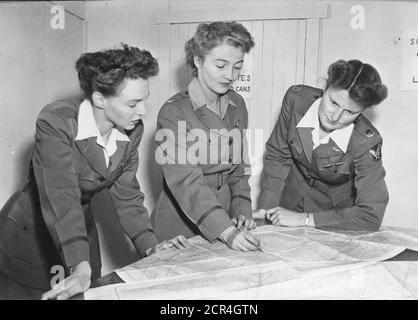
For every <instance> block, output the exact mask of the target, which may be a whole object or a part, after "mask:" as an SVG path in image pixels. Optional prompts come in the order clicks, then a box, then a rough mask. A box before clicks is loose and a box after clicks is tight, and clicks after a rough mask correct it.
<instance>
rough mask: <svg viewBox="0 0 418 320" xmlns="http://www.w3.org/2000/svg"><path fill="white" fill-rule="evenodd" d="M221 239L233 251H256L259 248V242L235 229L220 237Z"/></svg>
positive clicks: (249, 234)
mask: <svg viewBox="0 0 418 320" xmlns="http://www.w3.org/2000/svg"><path fill="white" fill-rule="evenodd" d="M222 239H223V240H224V242H225V243H226V244H227V246H228V247H229V248H231V249H233V250H239V251H256V250H258V249H259V248H260V240H258V239H257V238H256V237H254V236H253V235H252V234H251V233H249V232H247V231H243V230H239V229H236V228H233V229H231V230H230V231H228V232H227V234H224V235H222Z"/></svg>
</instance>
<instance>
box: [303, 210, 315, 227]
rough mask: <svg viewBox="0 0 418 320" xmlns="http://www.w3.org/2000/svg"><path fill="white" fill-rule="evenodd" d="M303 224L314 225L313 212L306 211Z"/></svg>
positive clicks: (306, 225)
mask: <svg viewBox="0 0 418 320" xmlns="http://www.w3.org/2000/svg"><path fill="white" fill-rule="evenodd" d="M304 226H305V227H315V221H314V214H313V213H312V212H308V213H306V216H305V224H304Z"/></svg>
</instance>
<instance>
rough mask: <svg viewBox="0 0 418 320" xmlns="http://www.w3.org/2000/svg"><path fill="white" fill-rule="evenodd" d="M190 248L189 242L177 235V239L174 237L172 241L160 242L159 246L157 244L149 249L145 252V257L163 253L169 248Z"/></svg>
mask: <svg viewBox="0 0 418 320" xmlns="http://www.w3.org/2000/svg"><path fill="white" fill-rule="evenodd" d="M190 246H191V244H190V242H189V241H188V240H187V239H186V238H185V237H184V236H183V235H179V236H177V237H174V238H173V239H170V240H164V241H162V242H160V243H159V244H157V245H156V246H155V247H152V248H149V249H148V250H147V256H149V255H151V254H154V253H157V252H160V251H164V250H166V249H168V248H171V247H175V248H177V249H186V248H189V247H190Z"/></svg>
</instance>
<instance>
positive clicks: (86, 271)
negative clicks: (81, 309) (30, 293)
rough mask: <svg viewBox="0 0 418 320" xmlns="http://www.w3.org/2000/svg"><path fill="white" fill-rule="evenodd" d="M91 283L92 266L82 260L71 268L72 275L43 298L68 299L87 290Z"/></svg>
mask: <svg viewBox="0 0 418 320" xmlns="http://www.w3.org/2000/svg"><path fill="white" fill-rule="evenodd" d="M90 283H91V267H90V263H89V262H88V261H82V262H80V263H79V264H77V265H75V266H74V267H73V268H72V270H71V275H70V276H69V277H67V278H65V279H64V280H62V281H60V282H59V283H58V284H56V285H55V286H53V287H52V289H51V290H49V291H48V292H46V293H44V294H43V295H42V298H41V299H42V300H52V299H57V300H66V299H69V298H71V297H72V296H74V295H76V294H78V293H82V292H84V291H86V290H87V289H88V288H89V287H90Z"/></svg>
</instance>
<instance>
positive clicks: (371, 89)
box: [325, 60, 388, 108]
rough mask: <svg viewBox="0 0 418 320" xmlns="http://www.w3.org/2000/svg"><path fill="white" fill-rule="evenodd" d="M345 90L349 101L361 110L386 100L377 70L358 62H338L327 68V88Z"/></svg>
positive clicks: (385, 93) (386, 93)
mask: <svg viewBox="0 0 418 320" xmlns="http://www.w3.org/2000/svg"><path fill="white" fill-rule="evenodd" d="M330 87H331V88H335V89H343V90H347V91H348V93H349V97H350V99H351V100H353V101H354V102H356V103H357V104H358V105H360V106H362V107H363V108H368V107H370V106H373V105H377V104H379V103H380V102H382V101H383V100H384V99H386V97H387V95H388V89H387V87H386V86H385V85H384V84H383V83H382V80H381V79H380V75H379V73H378V72H377V70H376V69H375V68H374V67H373V66H371V65H370V64H368V63H363V62H361V61H360V60H349V61H345V60H338V61H336V62H334V63H332V64H331V65H330V66H329V68H328V79H327V81H326V86H325V90H326V89H328V88H330Z"/></svg>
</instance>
